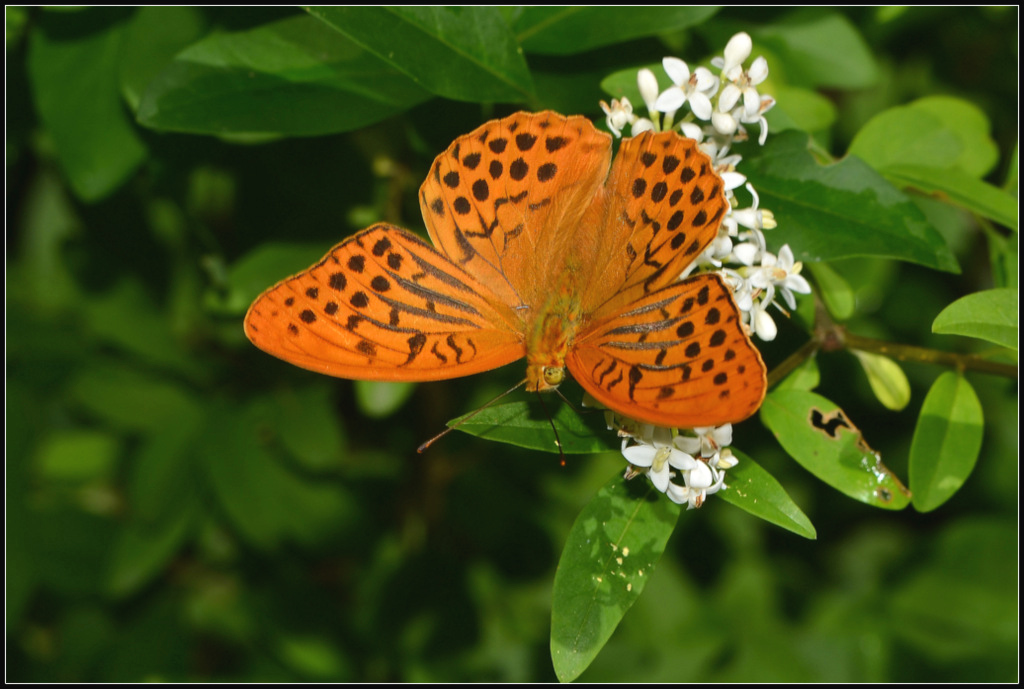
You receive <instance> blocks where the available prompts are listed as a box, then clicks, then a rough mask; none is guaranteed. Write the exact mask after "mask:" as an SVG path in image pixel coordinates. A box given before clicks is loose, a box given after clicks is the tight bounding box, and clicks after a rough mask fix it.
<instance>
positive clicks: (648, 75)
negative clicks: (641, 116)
mask: <svg viewBox="0 0 1024 689" xmlns="http://www.w3.org/2000/svg"><path fill="white" fill-rule="evenodd" d="M636 85H637V86H638V87H639V88H640V96H641V97H642V98H643V99H644V103H646V104H647V109H648V110H651V109H653V106H654V101H655V99H657V97H658V78H657V77H656V76H654V72H652V71H651V70H649V69H641V70H640V71H639V72H637V73H636Z"/></svg>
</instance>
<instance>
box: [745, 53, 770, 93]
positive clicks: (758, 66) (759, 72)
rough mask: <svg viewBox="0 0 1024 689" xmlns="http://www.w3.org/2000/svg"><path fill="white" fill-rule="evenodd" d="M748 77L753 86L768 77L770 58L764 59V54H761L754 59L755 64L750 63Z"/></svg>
mask: <svg viewBox="0 0 1024 689" xmlns="http://www.w3.org/2000/svg"><path fill="white" fill-rule="evenodd" d="M747 77H749V79H750V85H751V86H757V85H758V84H760V83H761V82H762V81H764V80H765V79H767V78H768V60H766V59H764V56H763V55H762V56H759V57H758V58H757V59H756V60H754V64H752V65H750V69H748V70H747Z"/></svg>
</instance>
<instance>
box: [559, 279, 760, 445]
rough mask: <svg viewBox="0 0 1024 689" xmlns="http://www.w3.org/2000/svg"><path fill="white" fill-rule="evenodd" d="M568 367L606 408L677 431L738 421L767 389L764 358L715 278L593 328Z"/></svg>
mask: <svg viewBox="0 0 1024 689" xmlns="http://www.w3.org/2000/svg"><path fill="white" fill-rule="evenodd" d="M566 364H567V365H568V367H569V371H570V372H571V373H572V375H573V378H575V379H576V380H577V382H579V384H580V385H582V386H583V388H584V389H585V390H586V391H587V392H589V393H590V394H591V395H593V397H594V398H595V399H597V400H598V401H599V402H601V403H602V404H604V405H605V406H607V407H608V408H610V409H613V410H615V411H617V412H620V413H622V414H624V415H626V416H629V417H630V418H634V419H639V420H641V421H645V422H647V423H653V424H656V425H659V426H669V427H674V428H694V427H697V426H718V425H722V424H724V423H732V422H736V421H741V420H743V419H745V418H747V417H748V416H750V415H751V414H753V413H754V412H755V411H756V410H757V408H758V407H759V406H760V405H761V401H762V400H763V399H764V393H765V388H766V380H765V367H764V363H763V362H762V361H761V355H760V354H759V353H758V351H757V349H756V348H755V347H754V345H753V344H752V343H751V342H750V339H749V338H748V337H747V335H746V334H745V333H744V331H743V327H742V324H741V322H740V314H739V311H738V309H737V308H736V305H735V302H734V301H733V299H732V297H731V295H730V292H729V289H728V288H727V287H726V285H725V284H724V282H723V281H722V279H721V278H720V277H719V276H717V275H713V274H705V275H697V276H694V277H691V278H688V279H687V280H685V281H683V282H677V283H674V284H672V285H669V286H668V287H665V288H662V289H660V290H658V291H656V292H653V293H651V294H648V295H646V296H644V297H642V298H641V299H639V300H637V301H636V302H634V303H632V304H630V305H629V306H628V307H626V308H625V309H624V310H622V311H620V312H618V313H615V314H612V315H611V316H609V317H607V318H604V319H603V320H600V321H596V322H594V323H592V324H591V326H590V327H589V328H588V329H587V330H586V332H585V333H583V334H582V335H581V336H580V337H579V338H578V339H577V341H576V343H575V346H574V347H573V349H572V350H571V351H570V352H569V356H568V358H567V359H566Z"/></svg>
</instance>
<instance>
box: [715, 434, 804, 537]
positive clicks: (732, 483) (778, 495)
mask: <svg viewBox="0 0 1024 689" xmlns="http://www.w3.org/2000/svg"><path fill="white" fill-rule="evenodd" d="M732 452H733V454H734V455H736V458H737V459H738V460H739V464H737V465H736V466H734V467H733V468H732V469H729V471H728V473H726V478H725V483H726V487H725V489H723V490H721V491H719V492H718V493H716V497H720V498H722V499H723V500H725V501H726V502H728V503H730V504H732V505H735V506H736V507H739V508H740V509H741V510H744V511H745V512H749V513H750V514H752V515H754V516H755V517H759V518H761V519H763V520H765V521H766V522H769V523H771V524H775V525H776V526H781V527H782V528H783V529H786V530H787V531H792V532H793V533H795V534H796V535H798V536H803V537H804V538H811V539H814V538H817V537H818V533H817V532H816V531H815V530H814V525H813V524H811V520H810V519H808V518H807V515H806V514H804V513H803V511H802V510H801V509H800V508H799V507H798V506H797V504H796V503H795V502H793V499H792V498H791V497H789V494H788V493H786V489H785V488H783V487H782V484H780V483H779V482H778V481H776V480H775V477H774V476H772V475H771V474H769V473H768V472H767V471H765V470H764V469H763V468H762V467H761V465H760V464H758V463H757V462H755V461H754V460H752V459H751V458H750V457H749V456H747V455H746V454H744V453H742V452H739V451H737V450H736V449H735V448H733V451H732Z"/></svg>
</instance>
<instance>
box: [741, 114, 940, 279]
mask: <svg viewBox="0 0 1024 689" xmlns="http://www.w3.org/2000/svg"><path fill="white" fill-rule="evenodd" d="M807 147H808V139H807V136H806V135H805V134H801V133H797V132H783V133H782V134H780V135H779V136H773V137H769V138H768V142H767V143H766V144H765V145H764V146H763V147H761V148H760V149H757V150H753V151H750V154H749V155H748V156H747V157H745V158H744V161H743V162H744V166H745V167H744V174H746V175H747V177H748V178H749V179H750V182H751V184H753V185H754V187H756V188H757V191H758V193H759V194H760V196H761V205H762V206H764V207H765V208H770V209H771V210H772V212H773V213H774V214H775V217H776V218H777V219H778V223H779V229H778V233H775V232H773V233H769V235H768V241H769V242H770V243H773V244H783V243H788V244H789V245H790V246H791V247H793V251H794V253H795V254H796V255H797V256H796V257H797V259H799V260H805V261H825V260H830V259H836V258H848V257H852V256H880V257H887V258H894V259H897V260H901V261H910V262H912V263H919V264H921V265H924V266H928V267H930V268H935V269H938V270H945V271H948V272H956V271H957V270H958V268H957V264H956V259H955V258H954V257H953V254H952V253H951V252H950V250H949V247H948V246H947V245H946V242H945V241H944V240H943V238H942V236H941V235H940V234H939V233H938V232H937V231H936V230H935V229H934V228H933V227H932V226H931V225H929V224H928V223H927V221H926V220H925V218H924V216H923V215H922V213H921V211H920V210H919V209H918V208H917V206H915V205H914V204H913V202H912V201H911V200H910V199H908V198H907V197H906V195H904V194H903V193H902V192H900V191H899V190H898V189H896V188H895V187H893V186H892V185H891V184H890V183H889V182H887V181H886V180H885V179H883V178H882V177H881V176H880V175H879V174H878V173H877V172H875V171H874V170H872V169H871V168H870V167H868V166H867V165H866V164H865V163H864V162H863V161H861V160H859V159H858V158H854V157H849V158H846V159H845V160H842V161H840V162H838V163H834V164H832V165H827V166H823V165H819V164H817V163H816V162H815V161H814V159H813V158H812V157H811V154H810V153H809V151H808V148H807Z"/></svg>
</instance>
